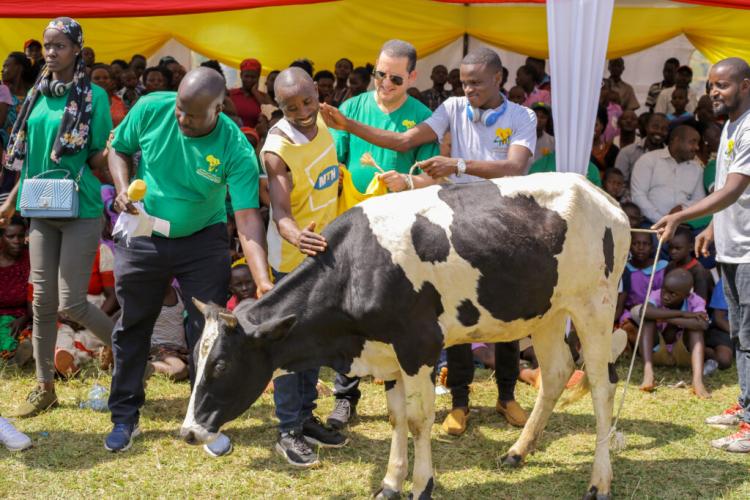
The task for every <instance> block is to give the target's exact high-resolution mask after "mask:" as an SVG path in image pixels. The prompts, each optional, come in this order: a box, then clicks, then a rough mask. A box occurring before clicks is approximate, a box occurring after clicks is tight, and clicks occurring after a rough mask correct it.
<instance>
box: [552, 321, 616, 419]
mask: <svg viewBox="0 0 750 500" xmlns="http://www.w3.org/2000/svg"><path fill="white" fill-rule="evenodd" d="M627 343H628V334H627V333H625V330H622V329H620V328H618V329H617V330H615V331H614V332H613V333H612V352H611V356H610V360H609V361H610V362H609V365H610V367H613V366H614V363H615V362H616V361H617V358H618V357H619V356H620V354H622V351H624V350H625V346H626V345H627ZM610 370H611V368H610ZM610 376H611V373H610ZM610 382H611V383H613V384H614V383H616V380H614V381H613V380H611V379H610ZM589 392H591V384H590V383H589V377H588V375H587V374H586V371H585V366H584V372H583V377H581V379H580V380H578V381H577V382H576V383H575V384H574V385H573V386H572V387H570V388H569V389H568V390H567V391H566V392H565V394H564V395H563V397H562V398H561V399H560V407H561V408H565V407H566V406H568V405H571V404H573V403H575V402H576V401H578V400H579V399H581V398H582V397H584V396H585V395H586V394H588V393H589Z"/></svg>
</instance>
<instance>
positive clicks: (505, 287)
mask: <svg viewBox="0 0 750 500" xmlns="http://www.w3.org/2000/svg"><path fill="white" fill-rule="evenodd" d="M323 234H324V235H325V236H326V238H327V239H328V242H329V244H328V250H327V251H326V252H325V253H322V254H319V255H318V256H316V257H314V258H307V259H306V260H305V261H304V262H303V263H302V264H301V265H300V266H299V267H298V268H297V269H296V270H295V271H294V272H293V273H291V274H289V275H288V276H287V277H286V278H285V279H284V281H282V282H280V283H279V285H278V286H277V287H276V288H274V289H273V290H272V291H271V292H270V293H268V294H267V295H266V296H264V297H263V298H262V299H261V300H259V301H258V302H256V303H254V304H251V305H244V304H243V305H241V306H240V307H238V308H237V309H236V310H235V313H234V315H232V314H230V313H229V312H227V311H225V310H223V309H219V308H218V307H216V306H212V305H208V306H206V305H204V304H198V305H199V307H200V308H201V309H202V311H203V313H204V314H205V315H206V326H205V329H204V331H203V337H202V339H201V342H200V343H199V344H198V346H197V347H196V350H197V353H196V355H197V360H198V362H197V374H196V382H195V387H194V389H193V393H192V395H191V398H190V402H189V405H188V410H187V415H186V417H185V421H184V423H183V426H182V435H183V436H184V437H185V438H186V440H187V441H188V442H192V443H198V442H205V441H209V440H211V439H212V438H213V437H214V436H215V435H216V433H217V432H218V431H219V429H220V428H221V426H222V425H223V424H225V423H226V422H228V421H230V420H232V419H234V418H236V417H238V416H239V415H240V414H242V413H243V412H244V411H245V410H246V409H247V408H248V407H249V406H250V405H251V404H252V403H253V402H254V401H255V400H256V399H257V398H258V397H259V396H260V395H261V393H262V392H263V389H264V388H265V387H266V385H267V384H268V382H269V380H270V379H271V377H272V375H273V374H274V371H277V370H285V371H299V370H304V369H309V368H313V367H316V366H321V365H324V366H330V367H332V368H334V369H336V370H337V371H340V372H342V373H348V374H349V375H357V376H363V375H373V376H375V377H378V378H381V379H384V380H386V381H387V382H386V388H387V393H386V394H387V400H388V412H389V415H390V421H391V423H392V425H393V439H392V443H391V452H390V458H389V462H388V470H387V473H386V475H385V478H384V479H383V482H382V489H381V491H380V494H381V495H383V496H390V495H392V494H396V493H398V492H400V491H401V488H402V485H403V482H404V480H405V478H406V475H407V469H408V458H407V442H408V431H411V433H412V436H413V439H414V447H415V452H414V462H415V463H414V471H413V493H414V496H415V498H428V497H430V496H431V493H432V489H433V485H434V483H433V477H432V476H433V469H432V457H431V449H430V430H431V429H432V425H433V423H434V420H435V414H434V408H433V405H434V398H435V391H434V386H433V380H432V377H431V373H432V371H433V367H434V366H435V363H436V361H437V359H438V356H439V353H440V350H441V349H443V348H444V347H448V346H451V345H455V344H461V343H467V342H477V341H481V342H496V341H510V340H515V339H519V338H522V337H525V336H527V335H529V334H531V336H532V340H533V343H534V349H535V352H536V354H537V357H538V359H539V366H540V367H541V370H542V384H541V389H540V391H539V395H538V398H537V401H536V405H535V407H534V410H533V411H532V413H531V416H530V418H529V420H528V422H527V424H526V426H525V427H524V429H523V431H522V433H521V436H520V438H519V439H518V441H517V442H516V443H515V444H514V445H513V446H512V447H511V448H510V450H509V451H508V453H507V456H506V458H505V460H506V462H507V463H510V464H519V463H521V462H522V460H523V458H524V457H525V456H526V455H527V454H528V453H529V452H530V451H531V450H532V449H533V447H534V445H535V443H536V441H537V439H538V438H539V436H540V434H541V432H542V430H543V428H544V426H545V425H546V423H547V419H548V418H549V416H550V414H551V412H552V409H553V407H554V405H555V402H556V401H557V400H558V398H559V396H560V394H561V393H562V391H563V388H564V386H565V382H566V381H567V380H568V377H569V375H570V374H571V372H572V370H573V361H572V359H571V356H570V351H569V349H568V348H567V346H566V344H565V341H564V335H563V332H564V329H565V327H564V325H565V322H566V318H567V317H568V316H570V317H571V318H572V320H573V322H574V324H575V325H576V327H577V331H578V336H579V338H580V341H581V345H582V349H583V357H584V360H585V362H586V371H587V374H588V377H589V382H590V386H591V390H592V397H593V401H594V410H595V413H596V422H597V436H596V439H597V441H596V442H597V445H596V455H595V460H594V467H593V473H592V477H591V484H590V489H589V491H588V493H587V496H590V497H597V496H600V497H601V496H608V495H609V491H610V482H611V478H612V469H611V465H610V460H609V450H608V440H607V433H608V431H609V429H610V420H611V415H612V404H613V394H614V387H615V386H614V383H613V381H610V377H609V370H608V369H609V367H608V363H610V362H611V361H613V360H612V359H611V354H610V346H611V343H612V335H611V325H612V318H613V317H614V310H615V304H616V299H617V283H618V279H619V277H620V275H621V274H622V271H623V268H624V266H625V260H626V256H627V252H628V247H629V244H630V230H629V225H628V219H627V217H626V216H625V214H624V213H623V212H622V210H621V209H620V208H619V206H618V205H617V203H616V202H615V201H614V200H612V199H611V198H609V197H608V196H607V195H606V194H604V193H603V191H601V190H599V189H598V188H596V187H594V186H593V185H592V184H590V183H589V182H588V181H586V180H585V179H584V178H583V177H581V176H578V175H575V174H558V173H551V174H536V175H532V176H528V177H513V178H505V179H498V180H494V181H482V182H477V183H473V184H464V185H444V186H433V187H430V188H426V189H420V190H416V191H409V192H403V193H395V194H391V195H387V196H382V197H377V198H373V199H370V200H368V201H366V202H364V203H362V204H360V205H358V206H356V207H354V208H353V209H351V210H349V211H348V212H346V213H345V214H343V215H342V216H341V217H339V218H338V219H337V220H335V221H334V222H333V223H332V224H331V225H330V226H329V227H328V228H326V230H325V231H324V232H323ZM277 373H278V372H277Z"/></svg>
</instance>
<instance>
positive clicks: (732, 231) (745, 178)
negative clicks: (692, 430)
mask: <svg viewBox="0 0 750 500" xmlns="http://www.w3.org/2000/svg"><path fill="white" fill-rule="evenodd" d="M708 84H709V95H710V97H711V102H712V104H713V111H714V114H716V115H723V114H726V115H728V116H729V119H728V120H727V122H726V123H725V125H724V130H723V131H722V134H721V144H720V146H719V151H718V155H717V158H716V189H715V191H714V192H713V193H711V194H710V195H708V196H707V197H706V198H704V199H703V200H701V201H700V202H698V203H696V204H695V205H693V206H691V207H689V208H686V209H684V210H682V211H680V212H677V213H674V214H670V215H667V216H665V217H663V218H662V219H661V220H659V222H657V223H656V224H654V226H653V228H654V229H657V230H659V231H660V232H661V241H666V240H668V239H670V238H671V237H672V235H673V234H674V232H675V229H676V228H677V226H678V225H679V224H681V223H682V222H685V221H688V220H691V219H695V218H697V217H701V216H704V215H707V214H712V213H713V214H715V215H714V218H713V222H712V223H711V224H710V225H709V226H708V228H706V230H705V231H703V232H702V233H701V234H700V235H698V237H697V239H696V241H695V253H696V254H702V255H706V256H707V255H708V253H709V245H710V244H711V242H712V241H715V243H716V261H717V262H718V263H719V267H720V269H721V275H722V278H723V281H724V293H725V295H726V300H727V304H728V306H729V324H730V335H731V337H732V338H733V339H735V342H736V343H737V344H736V351H735V352H736V359H737V375H738V378H739V385H740V397H739V399H738V402H737V404H735V405H734V406H732V407H731V408H729V409H727V410H725V411H724V412H723V413H722V414H721V415H716V416H713V417H709V418H708V419H706V423H707V424H709V425H712V426H718V427H724V428H731V427H733V426H734V425H737V424H739V429H738V432H736V433H734V434H732V435H730V436H728V437H725V438H722V439H716V440H714V441H712V442H711V446H713V447H714V448H719V449H722V450H726V451H730V452H735V453H748V452H750V210H748V208H749V207H750V189H748V186H750V66H748V64H747V62H746V61H744V60H742V59H739V58H729V59H724V60H722V61H719V62H718V63H716V64H715V65H714V66H713V67H712V68H711V71H710V73H709V76H708Z"/></svg>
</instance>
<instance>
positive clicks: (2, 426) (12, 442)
mask: <svg viewBox="0 0 750 500" xmlns="http://www.w3.org/2000/svg"><path fill="white" fill-rule="evenodd" d="M0 442H1V443H3V444H4V445H5V447H6V448H8V449H9V450H10V451H22V450H25V449H26V448H31V438H30V437H29V436H27V435H26V434H24V433H23V432H19V431H17V430H16V428H15V427H13V424H11V423H10V422H9V421H8V420H7V419H5V418H3V417H0Z"/></svg>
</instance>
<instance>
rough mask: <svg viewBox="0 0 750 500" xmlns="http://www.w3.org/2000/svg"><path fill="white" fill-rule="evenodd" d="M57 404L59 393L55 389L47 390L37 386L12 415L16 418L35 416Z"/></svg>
mask: <svg viewBox="0 0 750 500" xmlns="http://www.w3.org/2000/svg"><path fill="white" fill-rule="evenodd" d="M57 405H58V402H57V395H56V394H55V391H54V389H53V390H51V391H47V390H44V389H42V388H40V387H37V388H35V389H34V390H33V391H31V392H30V393H29V395H28V396H27V397H26V401H24V402H23V403H21V404H20V405H18V407H16V409H15V410H14V411H13V413H12V414H11V415H10V416H11V417H16V418H27V417H34V416H36V415H39V414H40V413H42V412H43V411H45V410H48V409H50V408H54V407H55V406H57Z"/></svg>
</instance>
